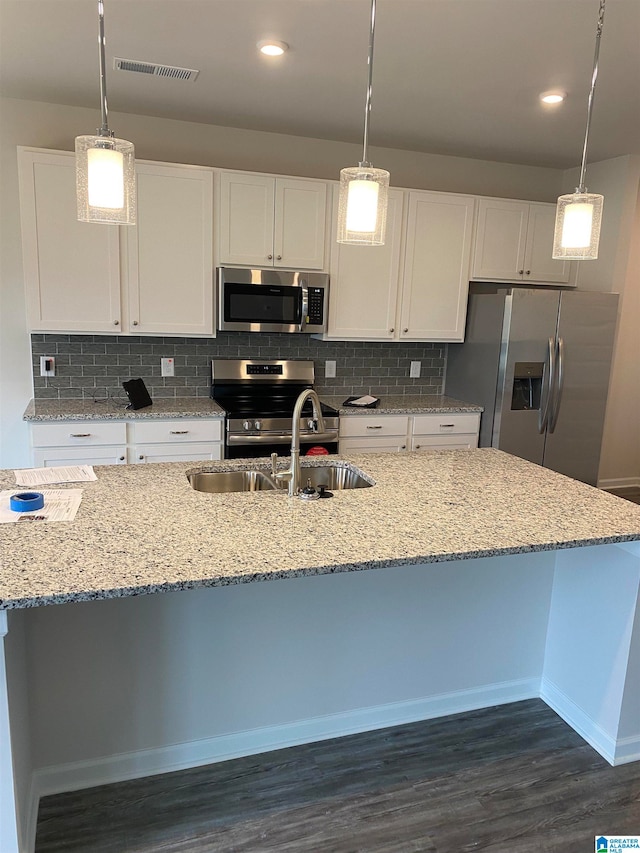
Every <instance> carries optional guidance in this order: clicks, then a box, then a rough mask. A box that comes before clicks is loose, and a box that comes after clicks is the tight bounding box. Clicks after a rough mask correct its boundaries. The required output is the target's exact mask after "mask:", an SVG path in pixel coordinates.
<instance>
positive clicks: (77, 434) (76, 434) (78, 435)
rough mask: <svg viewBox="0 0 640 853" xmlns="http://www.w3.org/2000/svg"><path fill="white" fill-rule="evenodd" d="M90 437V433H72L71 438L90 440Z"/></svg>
mask: <svg viewBox="0 0 640 853" xmlns="http://www.w3.org/2000/svg"><path fill="white" fill-rule="evenodd" d="M90 435H91V433H90V432H72V433H70V435H69V438H89V436H90Z"/></svg>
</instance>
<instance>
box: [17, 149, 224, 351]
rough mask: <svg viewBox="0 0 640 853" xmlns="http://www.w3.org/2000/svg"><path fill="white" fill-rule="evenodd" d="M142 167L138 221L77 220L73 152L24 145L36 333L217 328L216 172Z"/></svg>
mask: <svg viewBox="0 0 640 853" xmlns="http://www.w3.org/2000/svg"><path fill="white" fill-rule="evenodd" d="M136 172H137V175H138V217H137V219H138V223H137V225H135V226H117V225H102V224H96V223H86V222H78V221H77V218H76V199H75V157H74V155H73V154H70V153H67V152H51V151H42V150H34V149H21V150H20V152H19V173H20V204H21V216H22V241H23V255H24V273H25V285H26V293H27V304H28V310H29V325H30V329H31V330H32V331H42V332H56V331H61V332H88V333H91V332H94V333H96V332H98V333H99V332H109V333H112V334H118V333H121V332H124V333H133V334H143V333H151V334H167V335H171V334H180V335H186V334H193V335H213V334H214V328H215V325H214V316H213V259H212V244H213V222H212V219H213V173H212V170H207V169H198V168H196V167H193V166H179V165H175V166H174V165H164V164H160V163H136ZM121 270H122V273H123V274H122V275H121Z"/></svg>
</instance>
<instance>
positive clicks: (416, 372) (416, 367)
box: [409, 361, 420, 379]
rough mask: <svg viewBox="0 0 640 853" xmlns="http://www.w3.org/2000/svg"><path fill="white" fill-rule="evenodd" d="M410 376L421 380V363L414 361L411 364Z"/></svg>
mask: <svg viewBox="0 0 640 853" xmlns="http://www.w3.org/2000/svg"><path fill="white" fill-rule="evenodd" d="M409 376H410V377H411V378H412V379H419V378H420V362H419V361H412V362H411V367H410V368H409Z"/></svg>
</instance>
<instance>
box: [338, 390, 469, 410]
mask: <svg viewBox="0 0 640 853" xmlns="http://www.w3.org/2000/svg"><path fill="white" fill-rule="evenodd" d="M374 396H375V395H374ZM322 400H323V402H325V403H328V404H329V405H330V406H333V407H334V408H335V409H339V410H340V414H341V415H428V414H449V415H453V414H461V413H471V414H480V412H482V411H483V409H482V406H477V405H475V404H474V403H464V402H462V400H456V399H454V398H453V397H446V396H444V395H442V394H402V395H400V394H398V395H397V396H386V397H380V405H379V406H378V407H377V408H375V409H363V408H359V407H358V406H344V405H343V403H344V401H345V397H327V396H325V395H322Z"/></svg>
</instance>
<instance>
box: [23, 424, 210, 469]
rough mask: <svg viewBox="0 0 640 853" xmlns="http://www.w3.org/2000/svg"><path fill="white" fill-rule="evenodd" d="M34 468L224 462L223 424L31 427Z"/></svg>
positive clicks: (36, 425) (35, 425)
mask: <svg viewBox="0 0 640 853" xmlns="http://www.w3.org/2000/svg"><path fill="white" fill-rule="evenodd" d="M31 444H32V448H33V464H34V466H35V467H37V468H43V467H52V466H55V465H123V464H125V463H126V462H138V463H139V462H183V461H194V462H197V461H208V460H213V459H222V456H223V449H222V421H221V420H220V419H218V418H193V419H187V418H174V419H170V420H153V421H138V422H136V423H125V422H124V421H116V422H114V421H99V420H90V421H60V422H55V423H51V422H49V423H37V424H31Z"/></svg>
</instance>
